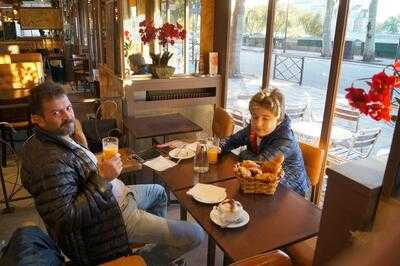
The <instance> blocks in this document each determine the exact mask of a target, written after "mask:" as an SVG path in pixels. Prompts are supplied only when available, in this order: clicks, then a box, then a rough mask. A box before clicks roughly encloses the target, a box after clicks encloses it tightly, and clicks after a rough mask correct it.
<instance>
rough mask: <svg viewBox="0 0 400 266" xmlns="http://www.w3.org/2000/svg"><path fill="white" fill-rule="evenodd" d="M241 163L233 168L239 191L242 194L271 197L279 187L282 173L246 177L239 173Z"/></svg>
mask: <svg viewBox="0 0 400 266" xmlns="http://www.w3.org/2000/svg"><path fill="white" fill-rule="evenodd" d="M241 166H242V165H241V163H239V164H237V165H236V166H235V169H234V170H235V176H236V177H237V178H238V179H239V182H240V189H241V190H242V191H243V192H244V193H253V194H266V195H273V194H274V193H275V191H276V188H277V187H278V185H279V182H280V179H281V176H282V174H283V172H282V171H280V172H279V174H272V173H263V174H261V175H251V176H249V175H246V176H244V175H243V173H242V171H240V167H241Z"/></svg>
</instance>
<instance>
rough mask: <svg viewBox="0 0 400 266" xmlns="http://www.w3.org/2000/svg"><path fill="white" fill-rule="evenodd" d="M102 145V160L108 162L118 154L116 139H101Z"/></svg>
mask: <svg viewBox="0 0 400 266" xmlns="http://www.w3.org/2000/svg"><path fill="white" fill-rule="evenodd" d="M102 143H103V159H104V160H109V159H111V158H112V157H114V156H115V155H116V154H117V153H118V139H117V138H114V137H107V138H103V139H102Z"/></svg>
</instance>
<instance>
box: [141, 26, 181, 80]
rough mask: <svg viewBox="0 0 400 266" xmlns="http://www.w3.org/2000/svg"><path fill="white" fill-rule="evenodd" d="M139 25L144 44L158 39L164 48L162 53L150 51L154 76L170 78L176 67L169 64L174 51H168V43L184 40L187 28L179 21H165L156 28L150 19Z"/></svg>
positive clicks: (172, 43)
mask: <svg viewBox="0 0 400 266" xmlns="http://www.w3.org/2000/svg"><path fill="white" fill-rule="evenodd" d="M139 26H140V28H139V34H140V38H141V40H142V42H143V44H148V43H151V42H153V41H154V40H155V39H158V41H159V44H160V45H161V46H162V48H163V52H162V53H159V54H154V53H150V57H151V59H152V61H153V62H152V64H151V65H150V70H151V72H152V74H153V76H154V77H155V78H159V79H166V78H170V77H171V76H172V75H173V74H174V72H175V67H173V66H169V65H168V62H169V60H170V59H171V57H172V56H173V53H171V52H169V51H168V45H174V44H175V42H176V40H184V39H185V38H186V31H185V29H183V27H182V25H180V24H179V23H176V24H171V23H164V24H163V25H162V26H161V27H160V28H156V27H155V26H154V24H153V21H152V20H150V19H146V20H144V21H142V22H140V23H139Z"/></svg>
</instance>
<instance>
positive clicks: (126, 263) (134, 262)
mask: <svg viewBox="0 0 400 266" xmlns="http://www.w3.org/2000/svg"><path fill="white" fill-rule="evenodd" d="M101 265H102V266H146V265H147V264H146V262H145V261H144V259H143V258H142V257H140V256H137V255H132V256H128V257H121V258H118V259H115V260H112V261H109V262H106V263H103V264H101Z"/></svg>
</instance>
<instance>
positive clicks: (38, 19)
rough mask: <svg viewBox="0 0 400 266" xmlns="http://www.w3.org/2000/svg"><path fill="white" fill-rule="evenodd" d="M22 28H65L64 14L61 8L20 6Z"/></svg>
mask: <svg viewBox="0 0 400 266" xmlns="http://www.w3.org/2000/svg"><path fill="white" fill-rule="evenodd" d="M19 17H20V19H19V24H20V25H21V29H44V30H48V29H56V30H62V29H63V19H62V18H63V16H62V11H61V9H60V8H34V7H30V8H20V9H19Z"/></svg>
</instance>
